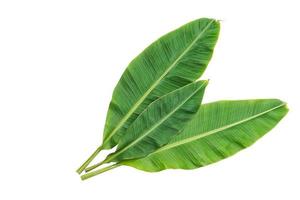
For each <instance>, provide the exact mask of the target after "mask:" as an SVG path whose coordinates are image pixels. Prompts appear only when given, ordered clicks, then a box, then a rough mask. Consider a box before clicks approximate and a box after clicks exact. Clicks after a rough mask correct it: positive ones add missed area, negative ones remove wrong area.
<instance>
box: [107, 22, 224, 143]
mask: <svg viewBox="0 0 300 200" xmlns="http://www.w3.org/2000/svg"><path fill="white" fill-rule="evenodd" d="M218 34H219V22H218V21H216V20H214V19H206V18H203V19H198V20H195V21H192V22H190V23H188V24H186V25H184V26H182V27H180V28H178V29H177V30H175V31H172V32H170V33H168V34H166V35H165V36H163V37H161V38H159V39H158V40H157V41H155V42H154V43H153V44H151V45H150V46H149V47H148V48H146V49H145V50H144V51H143V52H142V53H141V54H140V55H138V56H137V57H136V58H135V59H134V60H133V61H132V62H131V63H130V64H129V66H128V67H127V69H126V70H125V72H124V73H123V75H122V77H121V79H120V80H119V82H118V84H117V86H116V87H115V89H114V92H113V95H112V100H111V103H110V105H109V109H108V113H107V117H106V123H105V129H104V136H103V144H102V148H103V149H110V148H112V147H113V146H115V145H116V144H117V143H118V141H119V139H120V137H121V136H122V135H123V134H124V133H125V131H126V129H127V128H128V127H129V125H130V124H131V123H132V122H133V121H134V120H135V119H136V118H137V116H138V115H139V114H140V113H141V112H142V111H143V110H144V109H145V108H146V107H147V106H148V105H149V104H150V103H151V102H153V101H154V100H156V99H157V98H158V97H161V96H163V95H165V94H167V93H169V92H170V91H173V90H175V89H177V88H180V87H182V86H184V85H187V84H189V83H191V82H193V81H195V80H196V79H198V78H199V77H200V75H201V74H202V73H203V72H204V70H205V68H206V66H207V64H208V62H209V60H210V58H211V57H212V53H213V48H214V46H215V44H216V41H217V38H218Z"/></svg>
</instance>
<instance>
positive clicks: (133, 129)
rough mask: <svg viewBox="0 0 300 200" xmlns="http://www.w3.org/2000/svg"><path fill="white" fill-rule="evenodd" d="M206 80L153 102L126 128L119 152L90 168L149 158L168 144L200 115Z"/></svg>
mask: <svg viewBox="0 0 300 200" xmlns="http://www.w3.org/2000/svg"><path fill="white" fill-rule="evenodd" d="M206 85H207V81H198V82H195V83H191V84H189V85H187V86H184V87H182V88H180V89H177V90H175V91H173V92H170V93H168V94H167V95H164V96H163V97H161V98H159V99H158V100H156V101H154V102H153V103H151V104H150V105H149V106H148V108H147V109H146V110H144V112H142V113H141V115H140V116H139V117H138V118H137V119H136V120H135V121H134V122H133V123H132V125H131V126H130V127H129V128H128V129H127V132H126V133H125V135H124V137H123V138H122V139H121V140H120V142H119V145H118V147H117V150H116V151H115V152H114V153H112V154H110V155H108V156H107V158H106V159H105V160H104V161H103V162H101V163H99V164H97V165H94V166H93V167H91V168H87V169H88V170H91V169H93V168H96V167H98V166H99V165H101V164H103V163H108V162H121V161H123V160H128V159H136V158H141V157H145V156H147V155H148V154H149V153H151V152H153V151H155V150H156V149H158V148H160V147H162V146H163V145H165V144H167V143H168V142H169V141H170V139H171V138H172V137H174V136H175V135H177V134H178V133H179V132H180V131H181V130H182V129H183V128H184V126H185V125H186V123H187V122H188V121H190V120H191V119H192V117H193V116H194V115H195V114H196V113H197V111H198V109H199V107H200V104H201V101H202V97H203V94H204V90H205V87H206Z"/></svg>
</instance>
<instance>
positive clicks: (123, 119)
mask: <svg viewBox="0 0 300 200" xmlns="http://www.w3.org/2000/svg"><path fill="white" fill-rule="evenodd" d="M214 21H215V20H211V21H210V22H209V23H208V24H207V25H206V27H205V28H204V29H203V30H202V31H201V32H200V33H199V35H198V36H197V37H196V38H195V39H194V40H193V41H192V43H191V44H190V45H189V46H188V47H187V48H186V49H185V50H184V51H183V52H182V53H181V54H180V55H179V56H178V58H177V59H176V60H175V61H174V62H173V63H172V64H171V65H170V66H169V68H167V70H166V71H165V72H164V73H163V74H162V75H161V76H160V77H159V79H157V80H156V81H155V82H154V83H153V85H152V86H151V87H150V88H149V89H148V90H147V91H146V93H145V94H144V95H143V96H142V97H141V98H140V99H139V100H138V101H137V102H136V103H135V104H134V106H133V107H132V108H131V109H130V110H129V111H128V113H127V114H126V115H125V116H124V117H123V118H122V120H121V121H120V122H119V123H118V125H117V126H116V127H115V128H114V129H113V130H112V132H111V133H110V135H109V136H108V137H107V138H106V139H105V141H104V144H105V143H106V142H108V141H109V140H110V138H111V137H113V136H114V135H115V133H116V132H117V131H118V130H119V129H120V128H121V127H122V126H123V124H124V123H125V122H126V121H127V119H129V117H130V116H131V114H132V113H134V111H135V110H136V109H137V108H138V107H139V106H140V105H141V103H142V102H143V101H144V100H145V99H146V97H147V96H148V95H149V94H150V92H151V91H152V90H153V89H154V88H155V87H156V86H157V85H158V84H159V83H160V81H161V80H162V79H163V78H164V77H165V76H166V75H167V74H168V73H169V71H170V70H171V69H173V68H174V67H175V66H176V64H177V63H178V61H179V60H180V59H181V58H182V57H183V56H184V55H185V54H186V53H187V52H188V51H189V50H190V49H191V48H192V47H193V45H194V44H195V43H196V42H197V41H198V40H199V39H200V38H201V36H202V35H203V34H204V32H206V30H207V29H208V28H209V27H210V25H211V24H212V23H213V22H214Z"/></svg>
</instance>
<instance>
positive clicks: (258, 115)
mask: <svg viewBox="0 0 300 200" xmlns="http://www.w3.org/2000/svg"><path fill="white" fill-rule="evenodd" d="M285 105H286V103H282V104H280V105H278V106H276V107H274V108H272V109H269V110H266V111H264V112H261V113H259V114H256V115H253V116H251V117H248V118H246V119H243V120H241V121H238V122H235V123H232V124H230V125H226V126H223V127H220V128H217V129H214V130H211V131H208V132H205V133H202V134H200V135H196V136H193V137H190V138H186V139H184V140H182V141H178V142H174V143H172V144H167V145H165V146H163V147H162V148H160V149H158V150H157V151H155V152H153V153H151V154H150V155H149V156H151V155H153V154H156V153H159V152H162V151H165V150H168V149H171V148H174V147H177V146H180V145H183V144H186V143H190V142H193V141H195V140H199V139H201V138H203V137H206V136H210V135H212V134H215V133H218V132H221V131H224V130H226V129H229V128H232V127H234V126H237V125H240V124H242V123H245V122H248V121H250V120H252V119H255V118H257V117H260V116H262V115H264V114H267V113H268V112H271V111H273V110H276V109H278V108H280V107H282V106H285Z"/></svg>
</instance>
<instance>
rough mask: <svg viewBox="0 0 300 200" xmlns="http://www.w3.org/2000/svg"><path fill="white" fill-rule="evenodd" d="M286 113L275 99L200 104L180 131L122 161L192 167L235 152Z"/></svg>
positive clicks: (156, 167)
mask: <svg viewBox="0 0 300 200" xmlns="http://www.w3.org/2000/svg"><path fill="white" fill-rule="evenodd" d="M287 112H288V109H287V107H286V104H285V103H284V102H282V101H280V100H276V99H265V100H243V101H219V102H215V103H210V104H205V105H202V106H201V108H200V110H199V112H198V113H197V115H196V116H195V117H194V119H193V120H192V121H190V122H189V123H188V125H186V127H185V129H184V130H183V132H182V133H181V134H179V135H177V136H175V137H173V139H172V140H171V141H170V142H169V143H168V144H167V145H165V146H163V147H161V148H159V149H157V150H156V151H155V152H153V153H152V154H150V155H148V156H147V157H145V158H141V159H136V160H130V161H126V162H121V163H119V164H117V165H115V166H119V165H120V164H122V165H128V166H132V167H135V168H137V169H140V170H144V171H149V172H155V171H161V170H164V169H170V168H172V169H194V168H198V167H202V166H205V165H208V164H211V163H214V162H217V161H219V160H222V159H224V158H227V157H228V156H231V155H233V154H235V153H236V152H238V151H240V150H242V149H244V148H246V147H248V146H250V145H251V144H253V143H254V142H255V141H256V140H258V139H259V138H260V137H262V136H263V135H264V134H266V133H267V132H268V131H270V130H271V129H272V128H273V127H274V126H275V125H276V124H277V123H278V122H279V121H280V120H281V119H282V118H283V117H284V116H285V114H286V113H287Z"/></svg>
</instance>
